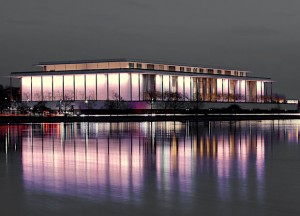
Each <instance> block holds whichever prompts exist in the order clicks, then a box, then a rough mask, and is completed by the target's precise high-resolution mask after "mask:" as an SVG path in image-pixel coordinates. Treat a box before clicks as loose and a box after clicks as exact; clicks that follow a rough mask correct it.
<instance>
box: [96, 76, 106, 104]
mask: <svg viewBox="0 0 300 216" xmlns="http://www.w3.org/2000/svg"><path fill="white" fill-rule="evenodd" d="M97 100H107V74H97Z"/></svg>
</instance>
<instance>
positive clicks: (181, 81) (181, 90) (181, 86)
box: [178, 76, 184, 95]
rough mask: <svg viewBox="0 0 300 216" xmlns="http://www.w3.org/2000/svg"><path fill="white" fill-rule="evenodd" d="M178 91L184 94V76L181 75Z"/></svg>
mask: <svg viewBox="0 0 300 216" xmlns="http://www.w3.org/2000/svg"><path fill="white" fill-rule="evenodd" d="M178 93H179V94H182V95H184V90H183V77H182V76H179V77H178Z"/></svg>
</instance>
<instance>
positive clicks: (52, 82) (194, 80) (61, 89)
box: [12, 59, 272, 103]
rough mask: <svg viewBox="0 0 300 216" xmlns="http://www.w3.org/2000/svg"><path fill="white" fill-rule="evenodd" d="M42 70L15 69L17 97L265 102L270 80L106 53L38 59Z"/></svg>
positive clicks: (268, 96) (58, 99)
mask: <svg viewBox="0 0 300 216" xmlns="http://www.w3.org/2000/svg"><path fill="white" fill-rule="evenodd" d="M36 66H39V67H41V68H42V70H41V71H31V72H14V73H12V77H13V78H18V79H21V92H22V101H30V102H31V101H62V100H72V101H86V100H88V101H91V100H93V101H106V100H124V101H132V102H134V101H149V100H157V101H164V100H170V98H169V97H165V96H166V95H167V94H168V93H176V94H177V95H181V96H182V97H180V99H181V100H185V101H209V102H238V103H242V102H254V103H264V102H270V98H271V95H272V81H271V80H270V79H269V78H259V77H253V76H249V75H250V73H249V71H245V70H237V69H226V68H220V67H208V66H201V65H185V64H173V63H171V64H170V63H161V62H152V61H143V60H137V59H107V60H93V61H68V62H42V63H39V64H38V65H36Z"/></svg>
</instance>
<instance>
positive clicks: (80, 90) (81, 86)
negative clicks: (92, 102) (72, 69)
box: [74, 75, 85, 100]
mask: <svg viewBox="0 0 300 216" xmlns="http://www.w3.org/2000/svg"><path fill="white" fill-rule="evenodd" d="M84 82H85V77H84V75H75V88H74V89H75V100H85V83H84Z"/></svg>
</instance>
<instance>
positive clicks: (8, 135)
mask: <svg viewBox="0 0 300 216" xmlns="http://www.w3.org/2000/svg"><path fill="white" fill-rule="evenodd" d="M299 126H300V121H299V120H288V121H277V120H275V121H240V122H138V123H132V122H128V123H126V122H125V123H66V124H64V123H57V124H46V123H44V124H19V125H17V124H16V125H1V126H0V191H1V193H0V203H1V204H0V206H1V211H2V212H3V213H4V214H3V215H84V214H86V215H300V205H299V197H300V152H299V141H298V135H299V131H298V130H299ZM1 215H2V213H1Z"/></svg>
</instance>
